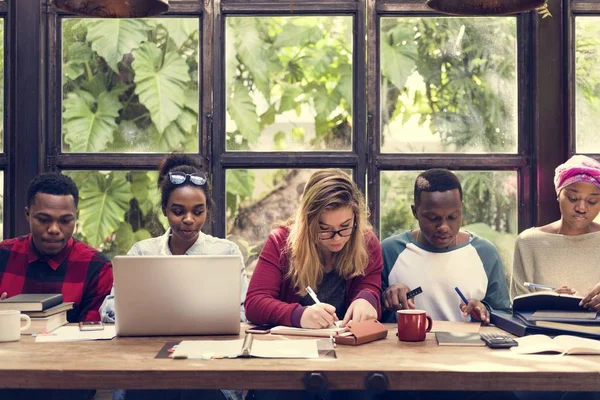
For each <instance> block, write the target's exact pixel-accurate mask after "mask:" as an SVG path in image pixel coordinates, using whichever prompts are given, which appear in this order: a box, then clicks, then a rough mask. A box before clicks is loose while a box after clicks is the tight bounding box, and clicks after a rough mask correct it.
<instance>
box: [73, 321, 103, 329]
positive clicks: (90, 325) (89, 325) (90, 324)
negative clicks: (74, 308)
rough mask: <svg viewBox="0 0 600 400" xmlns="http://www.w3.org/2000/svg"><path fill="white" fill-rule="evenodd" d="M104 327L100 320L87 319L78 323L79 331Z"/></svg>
mask: <svg viewBox="0 0 600 400" xmlns="http://www.w3.org/2000/svg"><path fill="white" fill-rule="evenodd" d="M103 329H104V325H103V324H102V322H100V321H87V322H80V323H79V330H80V331H82V332H83V331H101V330H103Z"/></svg>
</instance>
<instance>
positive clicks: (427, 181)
mask: <svg viewBox="0 0 600 400" xmlns="http://www.w3.org/2000/svg"><path fill="white" fill-rule="evenodd" d="M454 189H458V192H459V193H460V199H461V200H462V199H463V192H462V186H461V184H460V181H459V180H458V178H457V177H456V175H454V173H453V172H451V171H448V170H447V169H443V168H433V169H429V170H427V171H425V172H421V173H420V174H419V176H417V179H416V180H415V192H414V196H415V199H414V201H415V205H418V204H419V202H420V201H421V192H446V191H448V190H454Z"/></svg>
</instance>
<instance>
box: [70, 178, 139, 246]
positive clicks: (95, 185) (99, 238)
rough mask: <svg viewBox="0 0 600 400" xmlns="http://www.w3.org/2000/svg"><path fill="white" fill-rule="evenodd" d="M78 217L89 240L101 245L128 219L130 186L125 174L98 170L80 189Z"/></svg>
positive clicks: (92, 244) (88, 241)
mask: <svg viewBox="0 0 600 400" xmlns="http://www.w3.org/2000/svg"><path fill="white" fill-rule="evenodd" d="M79 197H80V203H79V204H80V205H79V220H80V221H81V225H82V230H83V234H84V235H85V237H86V240H87V243H88V244H89V245H90V246H92V247H98V246H100V245H101V244H102V243H104V241H105V238H106V237H108V236H109V235H111V234H112V233H113V232H114V231H115V230H116V229H117V228H118V227H119V226H120V225H121V223H122V222H123V221H124V220H125V212H126V211H127V210H128V209H129V200H131V197H132V195H131V187H130V184H129V182H127V180H126V179H125V176H124V174H119V173H116V172H113V173H111V174H101V173H96V174H93V175H91V176H90V177H89V179H88V180H87V181H86V182H85V183H84V184H83V186H82V187H81V189H80V191H79Z"/></svg>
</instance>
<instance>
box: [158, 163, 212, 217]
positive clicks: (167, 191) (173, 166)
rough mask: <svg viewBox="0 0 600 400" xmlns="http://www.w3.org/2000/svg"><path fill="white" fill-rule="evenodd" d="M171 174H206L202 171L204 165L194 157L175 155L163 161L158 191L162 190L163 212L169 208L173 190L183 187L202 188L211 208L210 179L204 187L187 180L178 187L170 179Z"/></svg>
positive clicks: (159, 166) (160, 168)
mask: <svg viewBox="0 0 600 400" xmlns="http://www.w3.org/2000/svg"><path fill="white" fill-rule="evenodd" d="M169 172H183V173H184V174H193V173H204V171H202V165H201V164H200V163H199V162H198V161H196V160H194V159H193V158H192V157H190V156H188V155H185V154H180V153H173V154H171V155H169V156H168V157H167V158H165V159H164V160H162V161H161V162H160V164H159V165H158V173H159V175H158V189H159V190H160V194H161V206H162V208H163V210H164V209H165V208H166V207H167V203H168V202H169V197H170V196H171V193H172V192H173V190H175V189H177V188H180V187H183V186H192V187H197V188H200V189H201V190H202V191H203V192H204V195H205V196H206V203H207V204H206V205H207V207H210V205H211V200H210V187H209V183H208V179H207V181H206V183H205V184H204V185H196V184H194V183H192V182H191V181H190V180H189V179H186V180H185V182H183V183H181V184H179V185H176V184H174V183H172V182H171V180H170V179H169Z"/></svg>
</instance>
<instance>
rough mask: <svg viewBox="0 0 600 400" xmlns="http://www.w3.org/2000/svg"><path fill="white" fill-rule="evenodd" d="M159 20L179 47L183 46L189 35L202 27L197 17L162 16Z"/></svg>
mask: <svg viewBox="0 0 600 400" xmlns="http://www.w3.org/2000/svg"><path fill="white" fill-rule="evenodd" d="M158 21H159V24H160V25H162V26H164V27H165V29H166V30H167V31H168V32H169V37H170V38H171V39H172V40H173V42H174V43H175V45H176V46H177V47H181V46H183V44H184V43H185V42H186V41H187V40H188V39H189V37H190V36H191V35H192V34H193V33H196V32H198V30H199V29H200V23H199V21H198V19H196V18H161V19H160V20H158Z"/></svg>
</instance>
